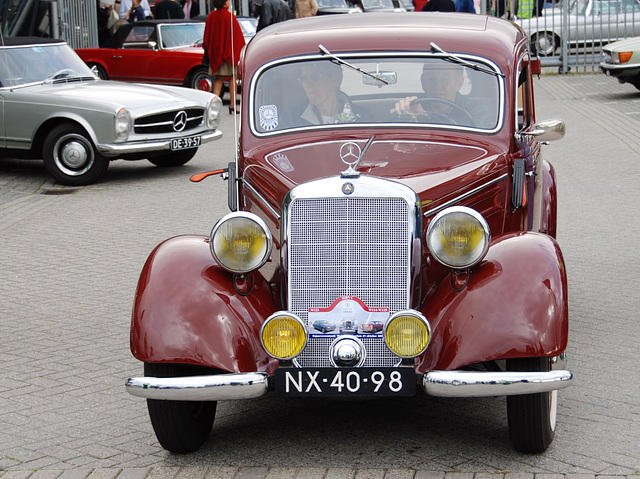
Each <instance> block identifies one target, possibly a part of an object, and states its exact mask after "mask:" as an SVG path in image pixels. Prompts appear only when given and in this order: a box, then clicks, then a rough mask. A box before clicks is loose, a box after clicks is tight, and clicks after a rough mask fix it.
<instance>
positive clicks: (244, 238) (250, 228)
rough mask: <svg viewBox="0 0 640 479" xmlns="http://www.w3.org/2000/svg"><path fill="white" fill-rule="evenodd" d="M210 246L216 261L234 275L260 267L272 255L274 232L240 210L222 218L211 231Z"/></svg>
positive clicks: (263, 223)
mask: <svg viewBox="0 0 640 479" xmlns="http://www.w3.org/2000/svg"><path fill="white" fill-rule="evenodd" d="M209 247H210V248H211V253H212V254H213V258H214V259H215V260H216V262H217V263H218V264H219V265H220V266H222V267H223V268H224V269H226V270H227V271H231V272H232V273H248V272H249V271H253V270H256V269H258V268H260V267H261V266H262V265H263V264H264V263H265V262H266V261H267V260H268V259H269V256H270V255H271V247H272V240H271V232H270V231H269V228H268V227H267V225H266V223H265V222H264V221H262V219H261V218H260V217H258V216H256V215H254V214H253V213H247V212H246V211H239V212H234V213H229V214H228V215H226V216H224V217H222V218H221V219H220V220H219V221H218V222H217V223H216V225H215V226H214V227H213V229H212V230H211V235H210V236H209Z"/></svg>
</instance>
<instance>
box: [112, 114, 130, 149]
mask: <svg viewBox="0 0 640 479" xmlns="http://www.w3.org/2000/svg"><path fill="white" fill-rule="evenodd" d="M114 128H115V132H116V140H119V141H124V140H126V139H127V138H129V134H130V133H131V129H132V128H133V120H132V119H131V114H130V113H129V110H127V109H126V108H120V109H119V110H118V111H117V112H116V118H115V124H114Z"/></svg>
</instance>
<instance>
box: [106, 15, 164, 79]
mask: <svg viewBox="0 0 640 479" xmlns="http://www.w3.org/2000/svg"><path fill="white" fill-rule="evenodd" d="M157 48H158V42H157V31H156V28H155V27H154V26H153V25H134V26H133V28H132V29H131V31H130V32H129V35H127V38H126V39H125V41H124V43H123V45H122V48H120V49H118V50H114V52H113V61H112V64H111V72H110V76H109V78H110V79H112V80H121V81H138V82H146V83H170V82H169V81H167V79H166V78H165V75H163V68H162V57H163V55H162V51H160V50H158V49H157Z"/></svg>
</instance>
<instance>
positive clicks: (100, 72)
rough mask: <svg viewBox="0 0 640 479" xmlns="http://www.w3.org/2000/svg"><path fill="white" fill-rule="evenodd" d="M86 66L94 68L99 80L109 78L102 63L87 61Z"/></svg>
mask: <svg viewBox="0 0 640 479" xmlns="http://www.w3.org/2000/svg"><path fill="white" fill-rule="evenodd" d="M87 66H88V67H89V68H91V69H95V71H96V73H97V75H98V78H100V80H108V79H109V75H107V71H106V70H105V69H104V67H103V66H102V65H99V64H97V63H87Z"/></svg>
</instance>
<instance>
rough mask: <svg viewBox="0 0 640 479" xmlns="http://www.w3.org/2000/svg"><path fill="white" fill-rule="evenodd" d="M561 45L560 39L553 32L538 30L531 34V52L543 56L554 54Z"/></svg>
mask: <svg viewBox="0 0 640 479" xmlns="http://www.w3.org/2000/svg"><path fill="white" fill-rule="evenodd" d="M559 46H560V39H559V38H558V37H557V36H556V35H555V34H554V33H552V32H538V33H535V34H533V35H532V36H531V53H533V54H534V55H538V56H541V57H549V56H552V55H553V54H554V53H555V52H556V50H557V49H558V47H559Z"/></svg>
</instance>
